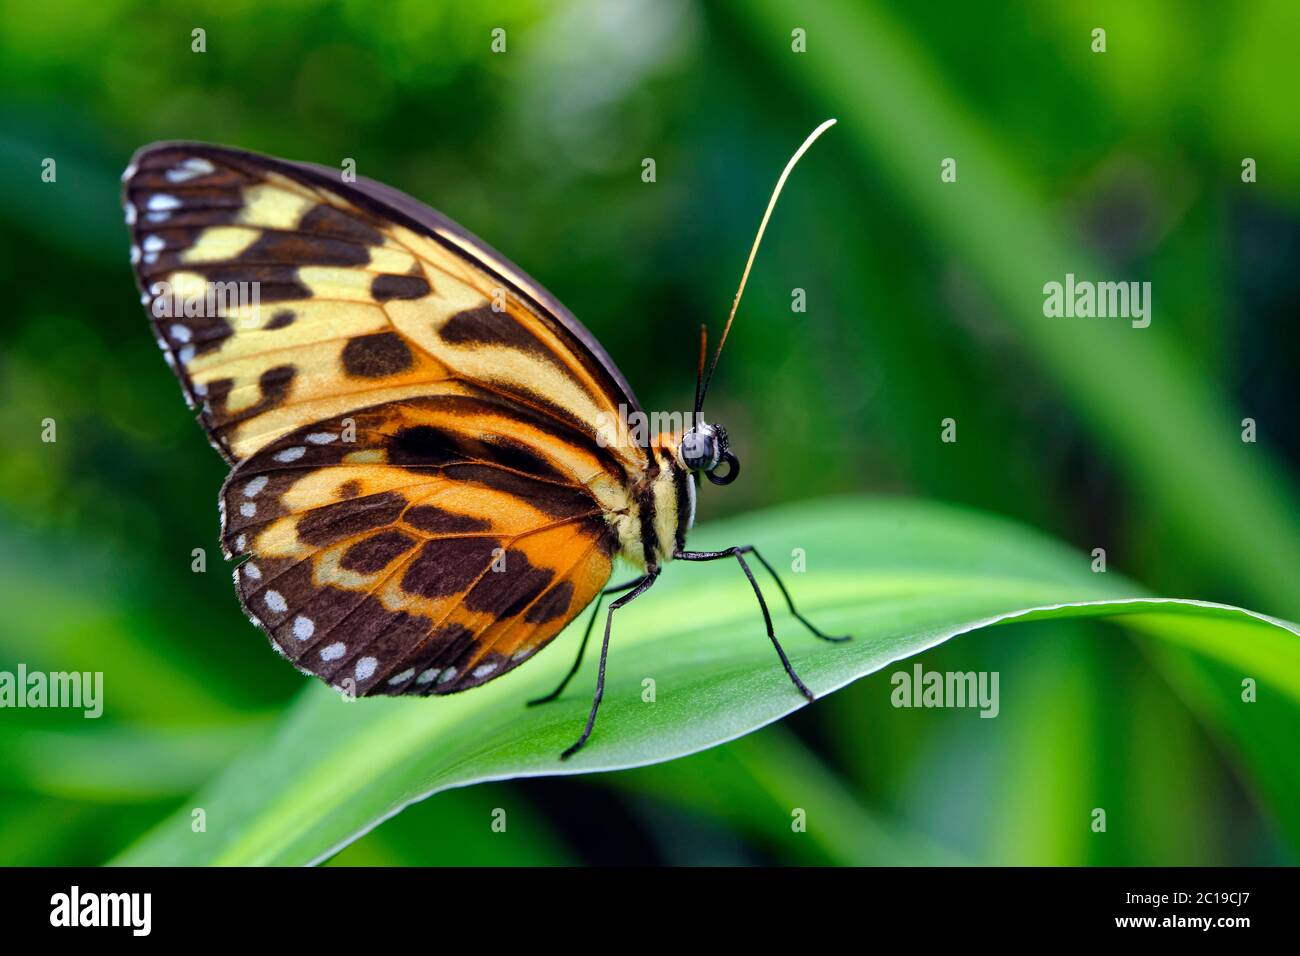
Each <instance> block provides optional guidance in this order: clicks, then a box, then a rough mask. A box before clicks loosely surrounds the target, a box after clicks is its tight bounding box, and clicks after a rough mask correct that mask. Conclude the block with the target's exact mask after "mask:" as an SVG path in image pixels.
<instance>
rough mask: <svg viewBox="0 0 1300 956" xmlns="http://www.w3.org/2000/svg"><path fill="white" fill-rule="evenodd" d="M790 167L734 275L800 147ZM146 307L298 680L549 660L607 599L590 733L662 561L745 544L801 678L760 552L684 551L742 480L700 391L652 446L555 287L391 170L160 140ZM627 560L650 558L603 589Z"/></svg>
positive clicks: (703, 378)
mask: <svg viewBox="0 0 1300 956" xmlns="http://www.w3.org/2000/svg"><path fill="white" fill-rule="evenodd" d="M833 122H834V121H833V120H831V121H828V122H827V123H825V124H823V125H822V127H819V129H818V130H817V131H816V132H815V133H814V134H813V135H812V136H811V137H809V139H808V140H807V141H806V142H805V143H804V145H803V146H802V147H801V149H800V150H799V152H797V153H796V154H795V156H794V157H793V158H792V159H791V161H790V164H789V165H788V166H787V167H786V169H785V172H784V173H783V174H782V177H781V179H780V181H779V182H778V185H777V189H776V191H775V192H774V193H773V195H772V199H771V202H770V203H769V205H768V207H767V213H766V215H765V216H764V218H763V225H762V227H760V230H759V234H758V238H756V239H755V242H754V246H753V248H752V249H751V252H750V258H749V262H748V264H747V265H746V267H745V277H747V276H748V274H749V268H750V266H751V265H752V264H753V259H754V255H755V253H756V252H757V249H758V242H759V239H761V237H762V231H763V228H765V227H766V224H767V220H768V218H769V217H770V215H771V212H772V208H773V205H774V204H775V202H776V198H777V195H778V194H779V192H780V189H781V185H782V184H783V183H784V181H785V178H786V176H787V175H788V174H789V172H790V169H791V168H792V167H793V165H794V163H795V161H796V160H797V159H798V158H799V156H800V155H802V152H803V151H804V150H806V149H807V148H808V146H809V145H810V144H811V142H812V140H813V139H815V138H816V136H817V135H819V134H820V133H821V131H822V130H823V129H825V128H826V127H827V126H829V125H830V123H833ZM122 178H123V190H122V198H123V210H124V213H125V216H126V221H127V224H128V226H129V229H130V233H131V261H132V264H133V266H134V270H135V275H136V279H137V284H138V285H139V288H140V293H141V302H142V304H143V305H144V306H145V307H146V311H147V312H148V315H149V318H150V321H151V324H152V326H153V330H154V334H155V337H156V338H157V341H158V345H159V347H160V348H161V349H162V351H163V355H164V357H165V358H166V360H167V361H168V363H169V364H170V365H171V366H172V368H173V369H174V371H175V372H176V374H177V376H178V378H179V379H180V383H181V388H182V391H183V393H184V396H185V399H186V400H187V401H188V403H189V404H190V406H191V408H193V409H196V410H197V413H198V420H199V422H200V423H201V424H202V426H203V428H204V430H205V431H206V432H207V435H208V438H209V440H210V441H211V443H212V445H213V446H214V447H215V448H216V450H217V451H218V452H219V453H220V454H221V455H222V457H224V458H225V460H226V461H227V462H228V463H229V465H230V466H231V470H230V474H229V476H228V477H227V479H226V481H225V483H224V485H223V486H222V490H221V495H220V504H221V546H222V551H223V553H224V554H225V556H226V557H227V558H228V559H230V558H238V559H240V563H239V564H238V566H237V567H236V569H235V573H234V579H235V588H236V591H237V593H238V596H239V600H240V602H241V603H242V605H243V608H244V610H245V612H246V613H247V615H248V617H249V619H250V620H251V621H252V622H253V623H254V624H255V625H257V626H258V627H260V628H261V629H262V630H263V631H265V632H266V634H267V636H268V637H269V638H270V641H271V646H272V647H273V648H274V649H275V650H276V651H278V652H279V653H280V654H282V655H283V656H284V657H286V658H288V659H289V660H290V661H291V662H292V663H293V664H294V665H295V666H296V667H297V668H298V669H299V670H301V671H303V672H304V673H306V674H310V675H313V676H315V677H319V678H321V679H322V680H324V681H326V682H328V683H329V684H331V685H332V686H334V687H336V688H339V689H342V690H344V691H345V692H348V693H352V694H354V695H356V696H370V695H380V694H387V695H398V694H410V695H435V694H436V695H441V694H450V693H456V692H459V691H464V690H469V689H470V688H473V687H477V686H479V685H480V684H483V683H486V682H487V681H490V680H494V679H496V678H498V677H500V676H501V675H502V674H505V673H508V672H509V671H511V670H513V669H514V668H515V667H518V666H519V665H521V664H522V663H524V662H525V661H527V660H529V659H530V658H531V657H533V656H534V655H535V654H536V653H537V652H538V651H540V650H541V649H542V648H543V647H545V646H546V645H547V644H548V643H549V642H550V641H551V640H552V639H553V638H555V637H556V635H557V634H559V633H560V631H561V630H563V628H564V627H565V625H567V624H568V623H569V622H570V621H572V620H573V619H574V618H575V617H577V616H578V615H579V614H580V613H581V612H582V611H583V609H584V608H586V607H587V606H588V605H591V604H593V603H594V605H595V610H594V611H593V613H592V616H591V618H590V621H589V622H588V626H587V629H586V631H585V633H584V635H583V638H582V642H581V644H580V646H579V650H578V656H577V659H576V660H575V661H574V664H573V666H572V668H571V669H570V671H569V672H568V674H567V676H566V677H565V678H564V680H563V681H562V682H561V684H560V685H559V687H557V688H556V690H555V691H554V692H553V693H552V694H549V695H547V696H546V697H544V698H541V699H539V700H537V701H532V702H530V703H542V702H545V701H548V700H553V699H555V698H556V697H558V696H559V695H560V693H561V692H562V691H563V690H564V688H565V686H566V685H567V684H568V682H569V680H570V679H572V677H573V676H574V674H576V673H577V671H578V669H579V666H580V664H581V662H582V658H583V655H584V653H585V651H586V647H587V643H588V639H589V638H590V636H591V632H592V625H594V623H595V620H596V618H597V616H598V615H599V613H600V607H601V603H602V601H603V599H604V598H606V597H610V596H612V595H619V596H618V597H616V598H614V599H613V600H612V601H611V602H610V604H609V607H608V610H607V612H606V617H605V632H604V640H603V642H602V645H601V650H600V669H599V677H598V681H597V685H596V692H595V696H594V698H593V701H592V705H591V709H590V712H589V715H588V718H587V722H586V725H585V727H584V729H583V730H582V733H581V736H580V737H579V738H578V740H577V741H576V742H575V743H574V744H573V745H572V746H571V747H569V748H568V749H567V750H565V751H564V753H563V754H562V757H563V758H568V757H569V756H571V755H572V754H573V753H575V752H576V751H577V750H578V749H579V748H580V747H582V746H583V744H585V743H586V741H587V739H588V737H590V735H591V732H592V728H593V727H594V725H595V721H596V715H597V711H598V710H599V707H600V702H601V698H602V696H603V693H604V677H605V662H606V657H607V654H608V651H609V643H610V633H611V627H612V622H613V618H614V614H615V613H616V612H617V611H618V610H619V609H620V608H623V607H625V606H627V605H628V604H629V603H630V602H631V601H633V600H634V599H636V598H637V597H639V596H640V595H642V594H644V593H645V592H646V591H647V590H649V588H650V587H651V586H652V585H653V584H654V583H655V581H656V580H657V579H658V577H659V575H660V574H661V572H662V570H663V567H664V565H665V564H666V563H667V562H669V561H670V560H674V559H675V560H682V561H712V560H718V559H724V558H732V559H734V560H736V561H737V562H738V563H739V565H740V567H741V568H742V569H743V570H744V573H745V575H746V577H747V578H748V580H749V583H750V584H751V585H752V587H753V590H754V594H755V595H756V597H757V599H758V604H759V606H760V608H761V609H762V614H763V620H764V623H765V625H766V629H767V636H768V637H769V638H770V639H771V642H772V644H773V646H774V647H775V648H776V652H777V654H778V656H779V658H780V661H781V664H782V666H783V667H784V668H785V671H786V673H787V674H788V675H789V677H790V679H791V680H792V681H793V682H794V684H795V686H796V687H797V688H798V689H799V691H800V692H801V693H803V694H804V696H805V697H807V698H808V699H809V700H811V699H812V697H813V695H812V693H811V692H810V691H809V690H808V688H807V687H806V686H805V685H804V683H803V681H802V680H800V679H799V677H798V675H797V674H796V673H795V672H794V669H793V668H792V667H791V666H790V662H789V660H788V659H787V657H786V654H785V651H784V650H783V649H782V647H781V644H780V642H779V641H778V640H777V638H776V634H775V632H774V630H773V627H772V619H771V615H770V614H769V612H768V609H767V604H766V601H765V600H764V597H763V593H762V591H761V589H760V588H759V585H758V582H757V580H756V579H755V577H754V573H753V571H752V569H751V567H750V565H749V563H748V562H747V560H746V558H747V557H752V558H753V559H754V560H756V561H757V562H758V563H759V564H761V565H762V566H763V567H764V568H765V569H766V570H767V571H768V572H769V573H770V574H771V576H772V577H773V579H774V580H775V581H776V583H777V586H778V588H779V589H780V591H781V594H782V596H783V597H784V598H785V600H786V603H787V605H788V606H789V608H790V611H791V613H793V614H794V615H795V616H796V617H797V618H798V619H799V620H800V621H801V622H803V623H804V624H805V625H806V626H807V627H808V628H809V629H810V630H811V631H812V632H813V633H814V634H816V635H817V636H819V637H823V638H826V639H827V640H838V639H839V638H830V637H827V636H826V635H824V634H822V633H821V632H820V631H818V630H817V629H816V628H815V627H813V626H812V624H811V623H809V622H808V621H807V620H806V619H805V618H803V617H802V616H801V615H799V613H798V611H796V610H795V607H794V603H793V601H792V600H791V598H790V595H789V592H788V591H787V590H786V588H785V586H784V585H783V584H782V583H781V581H780V578H779V577H777V575H776V572H775V570H774V569H773V568H772V566H771V565H770V564H769V563H768V562H767V561H766V560H764V559H763V557H762V556H761V555H760V554H759V553H758V552H757V551H756V550H755V549H754V548H753V547H752V546H749V545H745V546H739V547H733V548H728V549H725V550H721V551H690V550H687V548H686V536H687V533H688V532H689V531H690V529H691V527H692V525H693V523H694V521H695V505H696V488H697V482H698V479H699V476H700V475H704V476H705V477H707V478H708V479H709V480H710V481H711V482H712V483H714V484H718V485H725V484H729V483H730V482H731V481H733V480H734V479H735V478H736V476H737V475H738V474H739V467H740V463H739V461H738V460H737V458H736V456H735V454H734V453H733V452H732V450H731V449H730V447H729V443H728V439H727V433H726V430H725V429H724V428H723V427H721V426H720V425H717V424H711V423H707V422H705V420H704V419H703V415H702V409H703V404H704V398H705V395H706V394H707V391H708V387H709V383H710V381H711V380H712V378H713V372H714V370H715V369H716V367H717V361H718V357H719V356H720V355H721V351H722V344H723V343H724V342H725V340H726V336H727V331H728V330H729V329H730V327H731V320H732V319H734V317H735V310H736V306H737V305H738V304H739V301H740V295H741V293H742V292H743V290H744V281H745V280H744V278H742V281H741V287H740V291H738V292H737V294H736V299H735V301H734V302H733V304H732V311H731V316H730V317H729V318H728V322H727V327H726V329H724V331H723V335H722V338H721V340H720V341H719V344H718V348H717V351H716V352H715V353H714V356H713V362H712V364H711V366H710V367H709V370H708V373H707V375H706V374H705V357H706V355H707V334H706V333H705V332H704V331H703V330H702V331H701V338H700V353H699V372H698V377H697V383H696V390H695V392H696V394H695V412H694V416H693V417H692V419H691V423H690V427H689V428H683V429H682V430H681V431H680V432H674V433H664V434H660V435H658V436H656V437H653V438H652V437H649V436H645V435H640V434H638V432H637V429H635V428H632V427H629V424H628V422H629V418H630V417H631V415H630V413H632V414H635V413H642V414H644V413H643V412H642V409H641V405H640V403H639V402H638V401H637V399H636V396H635V394H634V393H633V391H632V388H631V386H630V385H629V384H628V382H627V380H626V379H625V378H624V376H623V374H622V373H621V372H620V371H619V369H618V367H617V366H616V365H615V364H614V362H613V360H612V359H611V358H610V357H609V355H608V354H606V352H605V350H604V349H603V348H602V347H601V345H600V343H599V342H598V341H597V340H596V339H595V337H594V336H593V335H592V334H591V333H590V332H588V331H587V329H586V328H584V327H583V326H582V324H581V323H579V321H578V320H577V319H576V318H575V317H574V316H573V315H572V314H571V313H570V312H569V310H568V309H566V308H565V307H564V306H563V305H562V304H561V303H560V302H559V301H558V300H557V299H556V298H555V297H554V296H552V295H551V294H550V293H548V292H547V291H546V290H545V289H543V288H542V287H541V286H540V285H538V284H537V283H536V282H534V281H533V280H532V279H531V278H529V277H528V276H527V275H525V274H524V273H523V272H522V271H521V270H520V269H519V268H517V267H516V266H514V265H513V264H511V263H510V262H509V261H508V260H506V259H505V258H504V257H503V256H501V255H500V254H499V253H497V252H495V251H494V250H493V249H491V248H490V247H489V246H487V245H486V244H485V243H483V242H482V241H481V240H479V239H477V238H476V237H474V236H473V235H471V234H470V233H468V232H467V231H466V230H464V229H463V228H461V227H460V226H458V225H456V224H455V223H453V222H452V221H451V220H449V219H447V218H446V217H444V216H442V215H441V214H440V213H438V212H435V211H434V210H433V209H430V208H429V207H427V206H425V205H423V204H421V203H419V202H417V201H416V200H414V199H412V198H410V197H409V196H406V195H405V194H403V193H401V192H398V191H397V190H395V189H392V188H390V187H388V186H385V185H383V184H381V183H378V182H375V181H372V180H368V179H365V178H359V177H355V176H352V177H347V178H346V179H345V177H344V176H343V175H342V174H341V173H340V171H339V170H335V169H330V168H327V167H323V166H317V165H312V164H307V163H299V162H290V161H287V160H282V159H275V158H272V157H269V156H262V155H258V154H255V153H251V152H246V151H244V150H240V149H233V148H228V147H224V146H214V145H206V144H202V143H188V142H163V143H155V144H153V145H150V146H146V147H144V148H143V149H141V150H140V151H139V152H137V153H136V154H135V156H134V157H133V159H132V160H131V163H130V165H129V167H128V168H127V170H126V172H125V173H124V174H123V177H122ZM616 558H622V559H625V560H626V561H627V562H628V563H629V564H631V565H632V566H633V567H634V568H636V569H637V575H636V577H635V578H633V579H632V580H630V581H628V582H626V583H624V584H620V585H617V586H614V587H607V585H608V582H609V580H610V578H611V574H612V570H613V566H614V562H615V559H616Z"/></svg>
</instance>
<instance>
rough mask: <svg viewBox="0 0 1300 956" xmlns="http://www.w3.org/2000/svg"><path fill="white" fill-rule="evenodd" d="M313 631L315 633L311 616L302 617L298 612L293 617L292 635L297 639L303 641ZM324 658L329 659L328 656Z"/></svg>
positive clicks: (314, 624)
mask: <svg viewBox="0 0 1300 956" xmlns="http://www.w3.org/2000/svg"><path fill="white" fill-rule="evenodd" d="M315 633H316V622H315V621H313V620H312V619H311V618H309V617H304V616H303V615H301V614H299V615H298V616H297V617H295V618H294V619H293V636H294V637H296V638H297V639H298V640H300V641H305V640H307V639H309V638H310V637H311V636H312V635H313V634H315ZM338 646H342V645H338ZM321 656H322V657H324V656H325V655H324V653H323V652H322V654H321ZM325 659H326V660H329V658H325Z"/></svg>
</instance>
